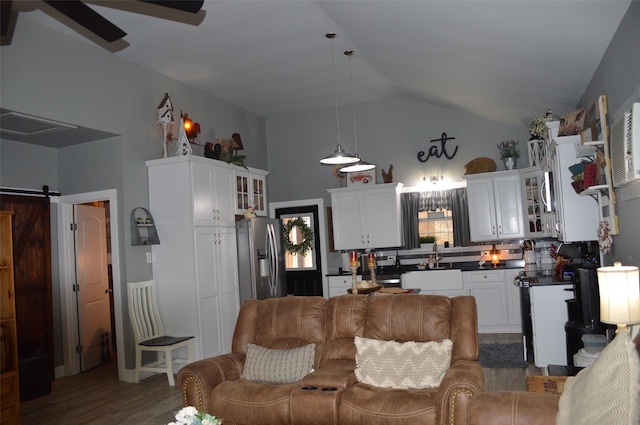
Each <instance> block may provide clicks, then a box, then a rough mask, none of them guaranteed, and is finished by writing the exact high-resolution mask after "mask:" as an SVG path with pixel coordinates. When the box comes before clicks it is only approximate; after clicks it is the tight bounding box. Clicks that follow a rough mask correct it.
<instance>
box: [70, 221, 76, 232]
mask: <svg viewBox="0 0 640 425" xmlns="http://www.w3.org/2000/svg"><path fill="white" fill-rule="evenodd" d="M69 227H70V228H71V229H70V230H71V231H72V232H75V231H76V230H78V223H71V225H70V226H69Z"/></svg>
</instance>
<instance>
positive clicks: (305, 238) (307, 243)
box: [282, 217, 314, 255]
mask: <svg viewBox="0 0 640 425" xmlns="http://www.w3.org/2000/svg"><path fill="white" fill-rule="evenodd" d="M294 227H297V228H298V229H300V232H301V233H302V242H300V243H299V244H294V243H293V242H291V239H289V234H290V233H291V230H292V229H293V228H294ZM282 233H283V235H282V236H283V239H284V249H285V250H286V251H287V252H290V253H292V254H300V255H305V254H306V253H307V251H310V250H311V248H313V242H314V239H313V230H311V228H310V227H309V226H307V223H305V222H304V220H303V219H302V217H298V218H295V219H293V220H289V221H288V222H287V224H285V225H284V228H283V230H282Z"/></svg>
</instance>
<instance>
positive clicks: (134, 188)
mask: <svg viewBox="0 0 640 425" xmlns="http://www.w3.org/2000/svg"><path fill="white" fill-rule="evenodd" d="M0 52H1V54H2V61H1V63H0V84H1V87H2V98H1V105H2V107H3V108H6V109H10V110H14V111H17V112H23V113H27V114H32V115H35V116H40V117H44V118H49V119H53V120H58V121H62V122H66V123H72V124H76V125H80V126H84V127H89V128H94V129H97V130H102V131H107V132H110V133H112V134H117V135H118V136H117V137H113V138H110V139H105V140H100V141H96V142H91V143H87V144H83V145H77V146H70V147H66V148H61V149H57V150H56V149H51V148H44V147H38V146H31V145H25V144H23V143H15V142H9V141H6V140H3V141H1V142H0V150H1V153H0V157H1V160H2V163H1V165H2V168H1V170H0V184H2V185H3V186H11V187H18V188H27V189H41V188H42V185H43V184H48V185H49V186H50V188H51V190H58V191H60V192H61V193H63V194H65V195H68V194H73V193H83V192H89V191H96V190H106V189H117V190H118V205H119V206H120V211H118V215H119V219H120V220H119V223H120V229H119V231H120V235H121V239H120V240H119V241H118V243H119V244H120V252H121V255H122V257H123V258H121V259H120V263H121V265H122V268H123V269H122V275H121V282H122V284H123V287H122V288H120V289H121V294H123V297H122V305H123V308H124V309H125V311H124V312H123V313H124V315H123V324H124V328H125V333H126V335H125V345H126V367H127V368H132V367H133V361H134V351H133V338H132V335H131V330H130V326H129V325H128V323H129V322H128V320H127V319H126V318H127V317H128V313H127V312H126V282H127V281H136V280H144V279H150V278H151V277H152V272H151V268H150V266H149V265H148V264H147V263H146V261H145V253H146V252H148V251H150V248H149V247H143V246H136V247H133V246H131V243H130V242H129V241H130V231H129V227H128V226H127V223H128V221H127V220H126V218H127V217H128V216H129V213H130V212H131V210H132V209H133V208H135V207H138V206H142V207H148V205H149V201H148V188H147V169H146V166H145V164H144V161H146V160H149V159H157V158H159V157H160V156H161V154H162V142H161V138H160V136H159V133H158V127H157V125H156V119H157V118H156V107H157V105H158V104H159V103H160V100H161V99H162V97H163V96H164V93H165V92H168V93H170V94H171V96H172V101H173V104H174V108H175V112H176V114H179V111H180V110H183V111H185V112H188V113H189V115H190V117H192V118H193V119H194V120H195V121H196V122H199V123H200V125H201V128H202V132H201V133H200V137H199V138H198V142H199V143H204V141H207V140H209V141H215V140H216V139H217V138H218V137H225V138H228V137H231V134H233V133H234V132H238V133H240V134H241V135H242V140H243V144H244V146H245V150H244V151H243V154H246V155H247V161H246V163H247V165H249V166H252V167H255V168H261V169H267V168H268V163H267V143H266V121H265V119H264V118H262V117H260V116H258V115H256V114H253V113H251V112H248V111H246V110H244V109H241V108H239V107H237V106H235V105H232V104H230V103H228V102H225V101H222V100H220V99H217V98H214V97H212V96H209V95H206V94H203V93H202V92H200V91H197V90H195V89H193V88H192V87H189V86H186V85H184V84H181V83H178V82H177V81H175V80H172V79H169V78H166V77H163V76H160V75H159V74H156V73H154V72H151V71H149V70H147V69H144V68H142V67H139V66H137V65H134V64H131V63H129V62H126V61H123V60H121V59H119V58H117V57H116V56H114V55H112V54H111V53H109V52H107V51H104V50H102V49H100V48H97V47H96V46H95V45H93V44H89V43H85V42H82V41H79V40H76V39H74V38H72V37H69V36H67V35H64V34H60V33H56V32H54V31H52V30H50V29H48V28H46V27H43V26H40V25H38V24H34V23H32V22H29V21H28V20H25V19H20V17H18V22H17V25H16V32H15V34H14V36H13V40H12V43H11V45H9V46H2V47H1V50H0ZM170 57H171V55H170V54H168V55H167V58H168V60H170ZM173 149H175V144H174V147H173ZM200 152H202V150H201V148H200ZM54 243H55V242H54ZM55 283H57V282H55ZM54 290H55V291H58V287H57V286H56V287H55V288H54ZM54 299H55V298H54ZM56 320H58V318H56ZM56 364H60V359H56Z"/></svg>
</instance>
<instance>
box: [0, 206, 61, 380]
mask: <svg viewBox="0 0 640 425" xmlns="http://www.w3.org/2000/svg"><path fill="white" fill-rule="evenodd" d="M49 208H50V199H49V198H48V197H46V196H16V195H2V196H1V197H0V209H2V210H6V211H13V212H14V215H13V259H14V270H15V286H16V299H15V301H16V319H17V328H18V346H19V347H24V348H27V349H25V350H23V352H24V353H26V355H30V354H29V352H32V349H33V348H35V349H37V350H44V351H45V352H46V353H47V355H48V360H49V375H50V376H49V378H50V379H53V376H54V373H53V367H54V356H53V305H52V298H51V234H50V232H51V226H50V217H49V215H50V209H49ZM19 356H21V354H20V353H19Z"/></svg>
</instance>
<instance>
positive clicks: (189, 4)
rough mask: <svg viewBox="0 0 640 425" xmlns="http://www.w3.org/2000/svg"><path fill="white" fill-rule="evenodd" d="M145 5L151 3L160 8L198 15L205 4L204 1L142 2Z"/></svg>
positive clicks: (160, 0) (148, 0)
mask: <svg viewBox="0 0 640 425" xmlns="http://www.w3.org/2000/svg"><path fill="white" fill-rule="evenodd" d="M140 1H142V2H144V3H151V4H155V5H158V6H164V7H168V8H170V9H176V10H181V11H183V12H189V13H198V12H199V11H200V9H202V5H203V4H204V0H173V1H171V0H169V1H163V0H157V1H154V0H140Z"/></svg>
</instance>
